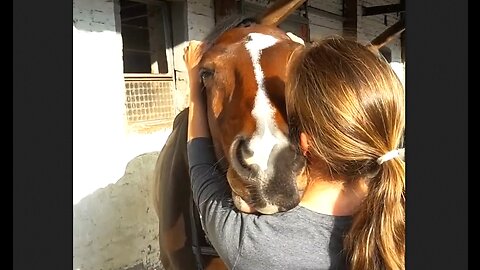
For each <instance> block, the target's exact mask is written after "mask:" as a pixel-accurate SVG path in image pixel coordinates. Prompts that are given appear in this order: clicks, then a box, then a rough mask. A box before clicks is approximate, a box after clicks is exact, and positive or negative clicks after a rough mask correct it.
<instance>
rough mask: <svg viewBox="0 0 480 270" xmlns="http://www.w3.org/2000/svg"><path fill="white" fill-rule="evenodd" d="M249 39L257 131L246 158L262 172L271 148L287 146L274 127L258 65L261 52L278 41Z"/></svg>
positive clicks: (262, 37)
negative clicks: (281, 145) (254, 81)
mask: <svg viewBox="0 0 480 270" xmlns="http://www.w3.org/2000/svg"><path fill="white" fill-rule="evenodd" d="M249 37H250V39H249V40H248V41H247V42H246V44H245V47H246V48H247V50H248V52H249V53H250V57H251V59H252V63H253V72H254V73H255V80H256V82H257V87H258V89H257V95H256V96H255V103H254V107H253V110H252V116H253V117H254V118H255V119H256V123H257V129H256V130H255V133H254V134H253V137H252V139H251V140H250V144H249V148H250V150H252V151H253V155H252V156H251V157H248V158H246V160H245V161H246V162H247V163H248V164H257V165H259V166H260V168H261V169H262V170H264V171H265V170H266V169H267V167H268V158H269V156H270V153H271V151H272V149H273V147H274V146H275V145H277V144H287V142H288V141H287V138H286V137H285V136H284V135H283V133H282V132H281V131H280V130H279V129H278V127H277V126H276V125H275V119H274V117H275V115H274V110H273V106H272V104H271V103H270V100H269V99H268V97H267V94H266V92H265V85H264V75H263V71H262V67H261V65H260V57H261V54H262V50H263V49H266V48H268V47H271V46H273V45H274V44H275V43H276V42H277V41H278V40H277V39H276V38H274V37H272V36H269V35H264V34H260V33H251V34H249Z"/></svg>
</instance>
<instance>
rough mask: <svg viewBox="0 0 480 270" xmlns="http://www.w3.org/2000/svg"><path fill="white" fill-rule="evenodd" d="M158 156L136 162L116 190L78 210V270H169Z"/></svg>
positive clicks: (75, 228) (75, 259)
mask: <svg viewBox="0 0 480 270" xmlns="http://www.w3.org/2000/svg"><path fill="white" fill-rule="evenodd" d="M158 154H159V152H152V153H146V154H143V155H140V156H137V157H135V158H134V159H133V160H131V161H130V162H129V163H128V165H127V168H126V171H125V175H124V176H123V177H122V178H120V180H118V181H117V182H116V183H115V184H110V185H108V186H107V187H105V188H101V189H98V190H96V191H95V192H94V193H93V194H91V195H89V196H87V197H85V198H83V199H82V200H81V201H80V202H79V203H78V204H76V205H74V207H73V269H74V270H77V269H80V270H94V269H95V270H98V269H103V270H113V269H115V270H117V269H118V270H120V269H123V270H126V269H130V270H133V269H135V270H146V269H148V270H160V269H163V267H162V266H161V263H160V261H159V247H158V219H157V216H156V214H155V210H154V208H153V205H152V200H151V190H152V188H151V180H150V179H151V172H153V170H154V167H155V162H156V160H157V157H158Z"/></svg>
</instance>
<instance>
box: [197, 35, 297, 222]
mask: <svg viewBox="0 0 480 270" xmlns="http://www.w3.org/2000/svg"><path fill="white" fill-rule="evenodd" d="M212 44H213V46H212V47H210V48H209V49H208V51H207V52H206V53H205V54H204V55H203V59H202V63H201V65H203V66H201V68H203V69H204V70H213V72H210V73H208V74H207V73H206V75H205V76H204V78H203V82H204V86H205V89H206V90H205V91H206V92H207V107H208V111H209V123H210V130H211V134H212V137H213V139H214V141H216V142H217V143H218V142H221V144H222V145H221V147H216V150H217V156H218V158H223V157H226V160H227V161H228V163H229V164H228V165H229V168H228V170H229V171H230V173H229V174H228V176H229V183H230V185H231V186H232V189H233V190H234V191H235V193H236V194H237V195H238V196H240V197H241V199H243V202H242V201H240V203H238V205H237V206H240V207H239V209H240V208H241V205H244V203H245V202H246V203H247V204H248V205H250V206H253V207H254V208H255V209H256V210H257V211H259V212H261V213H266V214H271V213H274V212H278V211H285V210H288V209H291V208H293V207H294V206H296V205H297V204H298V202H299V198H300V196H299V191H298V188H297V185H296V176H297V175H298V173H299V172H300V171H301V169H302V168H303V165H304V161H303V157H302V155H299V154H298V153H297V151H296V150H295V147H292V145H291V143H290V142H289V140H288V126H287V123H286V119H287V117H286V108H285V80H286V78H287V74H286V73H287V70H286V66H287V63H288V59H289V57H290V55H291V53H292V52H293V51H294V49H295V48H296V47H298V46H299V44H298V43H295V42H293V41H292V40H291V39H290V38H288V36H287V35H286V34H285V33H284V32H281V31H280V30H278V29H274V28H269V27H264V26H256V25H253V26H250V27H248V28H242V29H240V28H236V29H232V30H231V31H228V32H227V33H225V34H224V35H222V36H220V37H219V38H218V39H217V40H216V41H215V42H214V43H212ZM207 75H208V76H207ZM220 149H221V150H220ZM234 201H235V200H234ZM240 210H241V209H240Z"/></svg>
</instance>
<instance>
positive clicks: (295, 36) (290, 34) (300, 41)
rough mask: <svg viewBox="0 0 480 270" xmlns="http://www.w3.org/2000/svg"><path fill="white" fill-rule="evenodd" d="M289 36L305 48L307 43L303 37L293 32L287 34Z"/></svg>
mask: <svg viewBox="0 0 480 270" xmlns="http://www.w3.org/2000/svg"><path fill="white" fill-rule="evenodd" d="M287 36H288V37H289V38H290V39H291V40H292V41H295V42H296V43H299V44H301V45H303V46H305V41H304V40H303V39H302V38H301V37H299V36H297V35H295V34H294V33H292V32H287Z"/></svg>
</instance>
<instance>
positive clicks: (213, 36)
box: [203, 13, 256, 52]
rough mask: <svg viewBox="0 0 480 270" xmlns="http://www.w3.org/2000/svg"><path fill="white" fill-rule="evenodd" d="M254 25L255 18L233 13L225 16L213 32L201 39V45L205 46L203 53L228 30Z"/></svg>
mask: <svg viewBox="0 0 480 270" xmlns="http://www.w3.org/2000/svg"><path fill="white" fill-rule="evenodd" d="M254 23H256V20H255V18H253V17H245V16H243V15H241V14H236V13H234V14H231V15H229V16H226V17H225V18H223V19H222V20H221V21H220V22H219V23H217V24H216V26H215V27H214V28H213V30H212V31H210V33H209V34H208V35H207V36H206V37H205V38H204V39H203V43H204V44H205V46H204V48H203V51H204V52H205V51H207V50H209V49H210V48H211V47H212V46H213V45H214V44H215V41H217V39H218V38H219V37H220V36H221V35H222V34H223V33H225V32H227V31H228V30H230V29H233V28H236V27H239V26H249V25H251V24H254Z"/></svg>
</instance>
